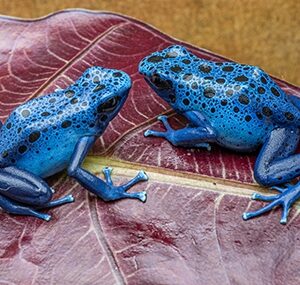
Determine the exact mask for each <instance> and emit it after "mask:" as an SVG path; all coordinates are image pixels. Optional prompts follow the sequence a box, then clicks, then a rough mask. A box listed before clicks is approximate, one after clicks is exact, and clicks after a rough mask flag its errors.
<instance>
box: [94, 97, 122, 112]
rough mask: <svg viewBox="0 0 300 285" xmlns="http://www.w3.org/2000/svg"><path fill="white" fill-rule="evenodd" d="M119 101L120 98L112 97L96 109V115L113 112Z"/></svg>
mask: <svg viewBox="0 0 300 285" xmlns="http://www.w3.org/2000/svg"><path fill="white" fill-rule="evenodd" d="M120 99H121V98H120V97H118V96H117V97H113V98H111V99H109V100H108V101H106V102H104V103H102V104H101V105H99V106H98V108H97V111H98V113H104V112H111V111H113V110H114V109H115V108H116V107H117V106H118V103H119V102H120Z"/></svg>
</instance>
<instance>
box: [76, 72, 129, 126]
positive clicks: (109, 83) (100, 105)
mask: <svg viewBox="0 0 300 285" xmlns="http://www.w3.org/2000/svg"><path fill="white" fill-rule="evenodd" d="M75 85H77V86H79V87H80V88H81V89H82V92H81V93H82V95H81V96H82V100H83V101H84V102H87V103H86V105H87V106H89V107H87V108H90V112H92V113H94V114H95V115H96V117H97V118H96V120H97V121H98V123H99V124H100V125H107V124H108V123H109V122H110V121H111V120H112V119H113V118H114V117H115V116H116V115H117V113H118V112H119V110H120V109H121V107H122V106H123V104H124V103H125V101H126V99H127V96H128V93H129V90H130V88H131V79H130V77H129V75H128V74H127V73H125V72H123V71H120V70H116V69H108V68H104V67H99V66H93V67H91V68H89V69H87V70H86V71H85V72H84V73H83V75H82V76H81V77H80V78H79V80H78V81H77V82H76V84H75Z"/></svg>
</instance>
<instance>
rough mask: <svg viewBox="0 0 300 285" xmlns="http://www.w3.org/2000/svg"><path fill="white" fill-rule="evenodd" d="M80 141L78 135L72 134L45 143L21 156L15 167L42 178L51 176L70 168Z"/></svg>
mask: <svg viewBox="0 0 300 285" xmlns="http://www.w3.org/2000/svg"><path fill="white" fill-rule="evenodd" d="M78 140H79V136H78V135H77V134H70V135H69V136H64V135H62V136H59V137H56V140H50V139H49V140H48V141H43V142H42V143H41V144H40V147H34V146H33V147H32V148H31V149H30V150H29V151H27V152H26V153H25V154H23V155H22V156H19V157H18V159H17V162H16V164H15V165H16V166H18V167H20V168H22V169H24V170H27V171H29V172H31V173H33V174H36V175H38V176H39V177H41V178H45V177H48V176H51V175H53V174H55V173H58V172H59V171H62V170H63V169H65V168H67V167H68V165H69V163H70V160H71V157H72V154H73V152H74V148H75V145H76V143H74V142H77V141H78Z"/></svg>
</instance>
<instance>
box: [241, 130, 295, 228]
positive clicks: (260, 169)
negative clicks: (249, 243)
mask: <svg viewBox="0 0 300 285" xmlns="http://www.w3.org/2000/svg"><path fill="white" fill-rule="evenodd" d="M299 136H300V130H299V129H298V128H295V127H294V128H278V129H275V130H273V131H272V132H271V134H270V137H269V138H268V139H267V141H266V142H265V144H264V145H263V147H262V149H261V151H260V154H259V156H258V158H257V161H256V163H255V168H254V175H255V178H256V180H257V182H258V183H259V184H261V185H263V186H273V187H272V188H273V189H275V190H278V191H279V192H280V193H279V194H277V195H273V196H263V195H260V194H258V193H254V194H253V195H252V199H254V200H262V201H265V202H270V204H268V205H266V206H265V207H263V208H261V209H259V210H257V211H254V212H249V213H244V214H243V218H244V219H245V220H247V219H250V218H253V217H256V216H259V215H261V214H263V213H265V212H268V211H270V210H271V209H273V208H274V207H277V206H282V207H283V213H282V217H281V220H280V223H282V224H286V223H287V216H288V212H289V209H290V207H291V205H292V204H293V203H294V202H295V201H296V200H298V199H299V198H300V183H299V182H298V183H297V184H295V185H291V184H286V185H284V186H282V187H280V186H278V185H280V184H283V183H288V182H290V181H291V180H292V179H293V178H295V177H297V176H299V175H300V154H295V151H296V148H297V146H298V143H299Z"/></svg>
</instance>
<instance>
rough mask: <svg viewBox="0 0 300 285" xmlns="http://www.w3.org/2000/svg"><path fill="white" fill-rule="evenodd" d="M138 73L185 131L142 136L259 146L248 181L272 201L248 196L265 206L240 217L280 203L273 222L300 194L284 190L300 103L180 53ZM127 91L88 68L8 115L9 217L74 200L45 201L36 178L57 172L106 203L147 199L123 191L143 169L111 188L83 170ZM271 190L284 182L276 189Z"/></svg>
mask: <svg viewBox="0 0 300 285" xmlns="http://www.w3.org/2000/svg"><path fill="white" fill-rule="evenodd" d="M139 71H140V73H141V74H142V75H143V76H144V77H145V79H146V81H147V82H148V83H149V85H150V86H151V87H152V88H153V89H154V90H155V91H156V93H157V94H158V95H159V96H160V97H161V98H163V99H164V100H165V101H166V102H168V103H169V104H170V105H171V107H172V108H173V109H174V110H175V111H176V112H178V113H180V114H181V115H183V116H185V117H186V118H187V120H188V122H189V124H188V125H187V126H186V127H185V128H183V129H180V130H173V129H172V128H171V127H170V125H169V124H168V121H167V118H166V117H165V116H160V117H159V118H158V119H159V120H160V121H161V122H162V123H163V124H164V126H165V128H166V131H165V132H157V131H153V130H148V131H146V132H145V136H156V137H162V138H165V139H167V140H168V141H169V142H170V143H172V144H173V145H175V146H183V147H205V148H209V143H217V144H219V145H221V146H223V147H226V148H230V149H233V150H237V151H243V152H245V151H253V150H255V149H257V148H258V147H260V146H262V148H261V150H260V153H259V156H258V158H257V161H256V164H255V169H254V174H255V178H256V180H257V182H258V183H259V184H261V185H264V186H273V188H275V189H277V190H278V191H279V192H280V193H279V194H278V195H275V196H262V195H260V194H254V195H253V196H252V198H253V199H259V200H263V201H267V202H270V203H269V204H268V205H267V206H265V207H263V208H261V209H259V210H257V211H255V212H250V213H245V214H244V215H243V218H244V219H249V218H252V217H255V216H258V215H260V214H262V213H264V212H266V211H269V210H271V209H272V208H274V207H276V206H278V205H281V206H282V207H283V213H282V218H281V223H286V222H287V216H288V211H289V208H290V206H291V205H292V204H293V203H294V202H295V201H296V200H297V199H298V198H299V197H300V184H296V185H291V184H286V185H284V183H286V182H289V181H291V180H292V179H293V178H295V177H297V176H299V175H300V155H298V154H295V151H296V148H297V145H298V142H299V138H300V129H299V125H300V99H298V98H296V97H293V96H288V95H287V94H285V93H284V92H283V91H282V90H281V89H280V88H279V86H278V85H276V83H275V82H274V81H273V80H272V79H271V78H270V77H269V76H268V75H267V74H266V73H265V72H263V71H262V70H261V69H259V68H257V67H254V66H249V65H242V64H237V63H232V62H222V63H216V62H210V61H206V60H203V59H200V58H198V57H196V56H195V55H193V54H192V53H190V52H188V51H187V50H186V49H185V48H184V47H182V46H171V47H169V48H166V49H164V50H162V51H158V52H155V53H153V54H151V55H149V56H147V57H145V58H144V59H143V60H142V61H141V62H140V65H139ZM130 88H131V80H130V77H129V76H128V75H127V74H126V73H125V72H122V71H119V70H114V69H106V68H102V67H91V68H89V69H87V70H86V71H85V72H84V73H83V75H82V76H81V77H80V78H79V79H78V80H77V81H76V82H75V83H74V84H73V85H71V86H69V87H68V88H67V89H65V90H57V91H55V92H54V93H52V94H48V95H46V96H42V97H39V98H36V99H33V100H30V101H28V102H26V103H25V104H23V105H21V106H19V107H18V108H17V109H15V110H14V111H13V112H12V113H11V114H10V116H9V117H8V119H7V120H6V122H5V124H4V125H3V126H1V130H0V207H2V208H3V209H4V210H5V211H7V212H9V213H12V214H20V215H31V216H35V217H37V218H41V219H44V220H47V221H48V220H49V219H50V218H51V217H50V215H48V214H44V213H41V212H39V209H44V208H49V207H54V206H59V205H62V204H65V203H69V202H73V201H74V199H73V197H72V195H67V196H65V197H63V198H61V199H58V200H51V198H52V194H53V189H51V188H50V187H49V186H48V185H47V183H46V182H45V181H44V180H43V178H45V177H48V176H51V175H53V174H55V173H57V172H59V171H61V170H63V169H67V172H68V175H69V176H71V177H73V178H75V179H76V180H77V181H78V182H79V183H80V184H81V185H82V186H83V187H85V188H86V189H87V190H89V191H91V192H92V193H94V194H95V195H97V196H99V197H100V198H102V199H103V200H105V201H112V200H117V199H122V198H133V199H138V200H140V201H142V202H145V201H146V193H145V192H136V193H128V192H127V190H128V189H129V188H130V187H131V186H133V185H135V184H136V183H138V182H140V181H146V180H147V179H148V177H147V175H146V174H145V172H143V171H140V172H139V173H138V175H137V176H136V177H135V178H133V179H132V180H131V181H129V182H128V183H127V184H125V185H121V186H115V185H113V182H112V180H111V168H104V169H103V173H104V177H105V181H103V180H101V179H100V178H99V177H96V176H95V175H93V174H91V173H89V172H88V171H86V170H84V169H83V168H82V167H81V164H82V162H83V160H84V158H85V157H86V155H87V153H88V151H89V150H90V149H91V147H92V146H93V144H94V143H95V141H96V140H97V138H98V137H99V136H101V134H102V133H103V132H104V130H105V128H106V127H107V125H108V123H109V122H110V121H111V120H112V119H113V118H114V117H115V116H116V115H117V113H118V112H119V110H120V109H121V107H122V105H123V104H124V102H125V100H126V98H127V96H128V93H129V90H130ZM278 185H284V186H281V187H279V186H278Z"/></svg>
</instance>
